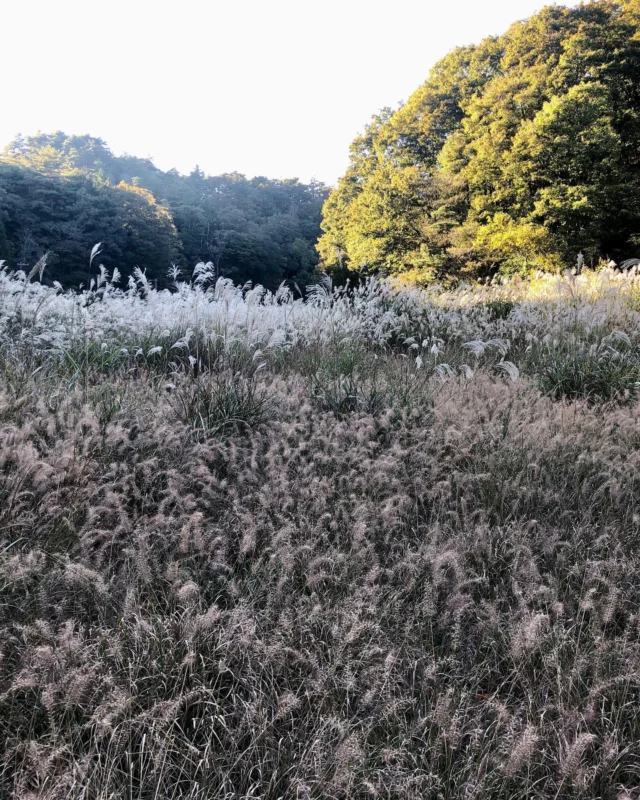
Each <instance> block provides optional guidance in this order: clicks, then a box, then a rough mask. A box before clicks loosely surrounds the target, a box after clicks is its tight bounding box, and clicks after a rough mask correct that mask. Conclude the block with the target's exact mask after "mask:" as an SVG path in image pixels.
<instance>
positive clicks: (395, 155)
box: [319, 0, 640, 283]
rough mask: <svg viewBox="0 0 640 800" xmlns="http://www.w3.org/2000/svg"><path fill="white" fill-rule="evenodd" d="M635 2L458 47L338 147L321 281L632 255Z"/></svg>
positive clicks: (639, 228)
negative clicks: (346, 147)
mask: <svg viewBox="0 0 640 800" xmlns="http://www.w3.org/2000/svg"><path fill="white" fill-rule="evenodd" d="M639 31H640V4H639V3H638V0H623V2H614V0H598V1H597V2H591V3H587V4H580V5H578V6H576V7H574V8H565V7H562V6H548V7H546V8H544V9H543V10H542V11H540V12H539V13H537V14H535V15H533V16H531V17H530V18H529V19H526V20H524V21H521V22H516V23H515V24H514V25H512V26H511V27H510V28H509V30H508V31H507V32H506V33H505V34H503V35H501V36H492V37H489V38H487V39H484V40H483V41H482V42H480V44H478V45H477V46H469V47H459V48H457V49H455V50H453V51H452V52H450V53H449V54H448V55H447V56H446V57H445V58H443V59H442V60H441V61H440V62H439V63H437V64H436V65H435V66H434V67H433V69H432V70H431V73H430V75H429V77H428V79H427V81H426V82H425V83H424V84H423V85H422V86H421V87H420V88H418V89H417V90H416V91H415V92H414V93H413V94H412V95H411V97H410V98H409V99H408V101H407V102H406V103H405V104H404V105H402V107H400V108H398V109H397V110H393V109H389V108H388V109H384V110H383V111H381V112H380V113H379V114H377V115H376V116H374V117H373V119H372V121H371V122H370V123H369V125H368V126H367V127H366V129H365V131H364V133H362V134H361V135H359V136H357V137H356V138H355V139H354V141H353V143H352V144H351V150H350V164H349V167H348V169H347V171H346V173H345V174H344V175H343V176H342V178H341V179H340V181H339V183H338V185H337V187H336V188H335V189H334V190H333V191H332V193H331V195H330V197H329V199H328V200H327V202H326V204H325V207H324V213H323V221H322V228H323V235H322V237H321V239H320V242H319V251H320V254H321V261H322V264H323V265H324V267H325V268H328V269H330V270H334V271H335V272H343V273H344V272H345V271H347V270H350V271H358V272H360V273H371V272H383V273H386V274H399V273H400V274H403V275H404V277H405V279H406V280H414V281H417V282H418V283H426V282H429V281H431V280H433V279H434V278H439V279H443V278H447V279H449V278H450V277H456V276H457V277H459V276H465V275H466V276H468V277H482V276H486V275H491V274H494V273H495V272H498V271H499V272H502V273H514V272H523V271H529V270H532V269H534V270H535V269H542V270H550V271H556V270H558V269H559V268H560V267H563V266H566V265H567V263H575V260H576V256H577V254H578V253H579V252H582V253H583V255H584V258H585V263H586V264H587V265H589V266H594V267H595V266H597V265H598V264H599V263H601V262H605V263H606V262H609V261H610V260H611V259H613V260H614V261H616V262H619V261H620V259H624V258H628V257H632V256H637V255H639V254H640V157H639V153H640V33H639Z"/></svg>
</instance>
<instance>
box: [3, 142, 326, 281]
mask: <svg viewBox="0 0 640 800" xmlns="http://www.w3.org/2000/svg"><path fill="white" fill-rule="evenodd" d="M326 195H327V190H326V188H325V187H324V186H323V185H322V184H320V183H312V184H310V185H305V184H302V183H300V182H299V181H297V180H284V181H278V180H268V179H266V178H262V177H257V178H253V179H250V180H249V179H246V178H245V177H244V176H243V175H239V174H237V173H233V174H230V175H219V176H215V177H210V176H207V175H205V174H204V173H203V172H202V171H201V170H200V169H198V168H197V167H196V168H195V169H194V170H193V172H192V173H191V174H190V175H188V176H182V175H180V174H179V173H178V172H177V171H175V170H170V171H168V172H163V171H162V170H160V169H158V168H157V167H156V166H154V164H153V162H152V161H150V160H149V159H142V158H136V157H133V156H128V155H125V156H115V155H114V154H113V153H112V152H111V151H110V149H109V148H108V147H107V145H106V144H105V142H104V141H102V140H101V139H96V138H93V137H90V136H67V135H66V134H64V133H62V132H57V133H54V134H50V135H48V134H38V135H36V136H31V137H18V138H17V139H15V140H14V141H13V142H12V143H11V144H10V145H9V146H8V147H6V148H5V150H4V152H3V154H2V157H1V158H0V259H3V260H5V261H6V263H7V264H8V266H9V267H10V268H24V267H30V266H31V265H33V264H34V263H35V262H36V261H37V260H38V259H39V258H40V257H42V256H43V255H44V254H45V253H48V258H47V270H46V273H45V279H46V280H48V281H53V280H57V281H59V282H60V283H62V284H63V285H64V286H78V285H80V284H82V283H83V284H84V285H87V283H88V282H89V280H90V277H91V273H90V270H89V258H88V254H89V253H90V251H91V248H92V247H93V245H94V244H96V243H97V242H103V248H102V254H101V257H100V260H101V262H102V263H103V264H104V266H105V267H106V268H107V269H108V270H113V269H114V268H115V267H117V268H118V270H119V271H120V273H121V274H122V276H123V277H124V278H126V277H127V276H128V275H130V274H131V272H132V271H133V269H134V268H135V267H136V266H139V267H140V268H141V269H143V270H145V271H146V275H147V278H149V279H150V280H152V281H154V282H155V284H156V285H158V286H159V287H162V286H164V285H166V284H167V281H168V278H167V273H168V270H169V268H170V267H171V265H172V264H176V265H177V266H178V267H180V268H183V269H185V268H186V270H187V271H189V272H190V270H191V269H192V268H193V267H194V266H195V264H197V263H198V262H199V261H206V262H209V261H210V262H212V263H213V264H214V266H215V269H216V272H217V274H218V275H221V276H226V277H230V278H232V279H233V280H234V281H235V282H236V283H244V282H245V281H247V280H251V281H254V282H259V283H262V284H263V285H265V286H267V287H269V288H274V287H276V286H278V285H279V284H280V283H281V282H282V281H289V282H290V283H291V284H293V283H294V282H295V283H297V284H298V285H299V286H300V287H302V288H303V289H304V286H305V285H306V284H307V283H309V282H310V281H311V280H312V279H313V276H314V273H315V270H316V266H317V263H318V256H317V253H316V250H315V243H316V241H317V238H318V235H319V233H320V227H319V226H320V215H321V208H322V203H323V201H324V199H325V198H326ZM93 272H94V273H95V272H96V265H95V264H94V266H93Z"/></svg>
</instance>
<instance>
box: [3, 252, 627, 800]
mask: <svg viewBox="0 0 640 800" xmlns="http://www.w3.org/2000/svg"><path fill="white" fill-rule="evenodd" d="M36 277H37V276H36ZM97 284H98V285H94V286H93V287H92V288H91V289H90V290H88V291H85V292H84V293H83V294H75V295H74V294H72V293H64V292H62V291H61V290H60V289H56V288H55V287H54V288H47V287H45V286H43V285H41V284H40V283H39V282H38V281H37V280H33V279H32V280H29V279H28V278H27V276H24V275H9V274H7V273H6V272H1V271H0V798H2V800H5V798H6V800H9V799H11V800H13V799H14V798H19V800H45V799H46V800H57V799H58V798H70V799H72V800H111V799H113V800H116V799H118V800H119V799H120V798H126V800H178V798H184V799H185V800H209V799H210V798H216V799H217V798H221V799H222V798H224V799H225V800H232V798H233V799H234V800H240V799H241V798H264V799H265V800H279V799H282V800H294V798H295V800H310V799H311V798H314V799H317V800H324V799H325V798H331V799H334V798H335V800H339V799H344V800H352V799H357V800H359V799H360V798H362V800H364V798H388V799H389V800H391V798H393V799H394V800H395V799H397V800H400V799H402V800H405V799H406V800H409V799H412V798H415V800H421V799H422V798H434V800H435V799H436V798H442V799H445V798H446V799H447V800H450V799H453V798H468V799H469V800H471V799H472V798H478V799H480V798H483V799H484V798H486V799H487V800H489V798H491V800H493V799H494V798H501V799H502V800H507V799H509V800H510V799H511V798H522V800H524V799H525V798H558V799H559V798H594V799H595V798H603V799H604V800H625V799H626V800H631V799H633V800H637V798H640V791H639V789H640V716H639V712H640V547H639V537H640V406H639V405H638V403H637V401H636V396H637V393H638V389H640V279H639V278H637V277H636V276H633V275H617V274H614V273H612V272H608V271H602V272H598V273H586V274H583V275H580V276H572V275H569V274H567V275H565V276H560V277H558V276H555V277H554V276H546V277H544V276H540V277H537V278H534V279H531V280H527V281H518V282H510V283H500V284H494V285H490V286H483V287H461V288H459V289H456V290H454V291H443V290H439V289H437V288H434V289H432V290H430V291H428V292H421V291H417V290H410V289H406V288H403V287H401V286H393V285H391V284H388V283H381V282H377V281H373V280H372V281H369V282H367V283H365V284H363V285H362V286H360V287H359V288H357V289H356V290H354V291H352V292H350V291H346V290H331V289H330V288H329V287H326V286H324V287H322V286H321V287H317V288H316V289H314V290H313V291H312V292H310V293H309V295H308V296H307V298H306V299H304V300H303V299H295V298H294V295H293V294H292V293H291V292H289V290H286V289H282V290H280V291H279V292H278V293H277V294H275V295H271V294H268V293H265V292H264V291H263V290H261V289H260V288H254V289H249V288H248V287H245V289H241V288H238V287H233V286H232V285H231V284H230V283H228V282H225V281H218V282H217V284H215V285H212V282H211V274H210V271H209V270H208V268H207V267H206V266H205V265H201V266H199V267H198V268H197V271H196V275H195V278H194V279H193V280H192V281H191V282H180V281H179V279H178V280H177V282H176V286H175V289H174V290H173V291H172V292H160V293H159V292H156V291H154V290H153V289H152V288H151V287H150V286H148V285H147V284H146V282H145V279H144V276H143V275H141V274H138V275H137V277H136V280H135V281H132V283H131V285H130V286H129V287H128V288H127V289H125V290H119V289H118V288H117V285H116V284H115V283H112V282H110V281H109V279H108V276H105V275H103V276H102V277H101V278H100V279H99V280H98V281H97Z"/></svg>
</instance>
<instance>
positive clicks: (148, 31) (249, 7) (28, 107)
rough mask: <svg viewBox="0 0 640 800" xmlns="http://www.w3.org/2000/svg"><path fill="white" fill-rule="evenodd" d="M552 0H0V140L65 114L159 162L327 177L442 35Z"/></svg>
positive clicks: (453, 35)
mask: <svg viewBox="0 0 640 800" xmlns="http://www.w3.org/2000/svg"><path fill="white" fill-rule="evenodd" d="M549 4H550V3H548V2H546V3H545V2H544V0H421V1H420V0H391V2H389V0H386V2H380V0H322V2H316V3H310V2H309V0H170V2H168V1H167V0H109V2H101V3H98V2H97V0H58V2H51V0H0V31H1V32H2V34H1V41H0V78H1V80H0V85H1V86H2V91H1V93H0V109H1V111H0V114H1V116H0V149H1V148H2V147H4V145H5V144H7V143H8V142H9V141H10V140H11V139H12V138H13V137H14V136H15V135H16V134H17V133H23V134H25V135H29V134H34V133H36V132H37V131H39V130H40V131H44V132H47V133H50V132H52V131H54V130H58V129H60V130H64V131H66V132H67V133H74V134H85V133H89V134H91V135H93V136H99V137H101V138H102V139H105V140H106V142H107V144H108V145H109V146H110V147H111V149H112V150H113V151H114V152H115V153H116V154H120V153H122V152H128V153H131V154H132V155H137V156H143V157H144V156H150V157H152V158H153V160H154V162H155V163H156V164H157V165H158V166H159V167H161V168H162V169H170V168H171V167H176V168H177V169H178V170H179V171H180V172H189V171H190V170H191V169H192V168H193V167H194V165H195V164H196V163H197V164H199V165H200V167H201V168H202V169H203V170H204V171H205V172H207V173H209V174H218V173H221V172H232V171H234V170H237V171H238V172H242V173H244V174H246V175H247V176H252V175H266V176H268V177H271V178H289V177H299V178H300V179H301V180H304V181H307V180H309V179H310V178H311V177H316V178H318V179H319V180H323V181H325V182H327V183H334V182H335V181H336V179H337V178H338V176H339V175H340V174H341V173H342V172H343V171H344V169H345V167H346V165H347V160H348V148H349V143H350V142H351V140H352V139H353V138H354V136H355V135H356V134H357V133H358V132H359V131H361V130H362V129H363V127H364V125H365V124H366V123H367V122H368V120H369V119H370V117H371V115H372V114H374V113H375V112H377V111H378V110H379V109H380V108H382V107H383V106H396V105H397V103H398V102H399V101H400V100H406V99H407V97H408V96H409V95H410V94H411V92H413V91H414V89H416V88H417V87H418V86H419V85H420V84H421V83H422V82H423V81H424V80H426V78H427V75H428V72H429V68H430V67H431V66H432V65H433V64H434V63H435V62H436V61H437V60H438V59H440V58H441V57H442V56H444V55H445V54H446V53H447V52H448V51H449V50H450V49H451V48H453V47H455V46H457V45H464V44H470V43H473V42H478V41H479V40H480V39H482V38H483V37H484V36H487V35H489V34H494V33H502V32H503V31H504V30H506V28H507V27H508V26H509V25H510V24H511V23H512V22H514V21H515V20H517V19H521V18H523V17H527V16H529V15H530V14H532V13H533V12H534V11H537V10H538V9H540V8H541V7H542V6H544V5H549ZM558 4H559V5H573V4H574V3H572V2H571V0H568V2H563V3H558Z"/></svg>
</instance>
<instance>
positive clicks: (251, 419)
mask: <svg viewBox="0 0 640 800" xmlns="http://www.w3.org/2000/svg"><path fill="white" fill-rule="evenodd" d="M167 391H168V392H169V393H170V394H171V395H172V396H174V397H175V402H174V407H175V409H176V412H177V414H178V416H179V417H180V418H181V419H182V420H183V421H184V422H185V423H186V424H187V425H189V426H191V427H192V428H193V429H194V431H196V432H198V433H201V434H205V435H208V436H211V435H216V434H221V433H224V432H225V431H227V432H228V431H229V430H235V431H237V432H243V431H246V430H247V429H250V428H252V427H255V426H256V425H260V424H261V423H264V422H266V421H267V419H268V418H269V415H270V412H271V411H272V408H273V400H272V399H271V397H270V396H269V395H268V394H267V392H266V390H265V388H264V387H262V386H260V385H259V383H258V380H257V375H256V370H255V369H251V370H249V372H248V373H246V374H243V373H241V372H237V373H234V374H232V375H229V374H226V373H209V374H208V375H207V376H206V377H203V378H195V379H193V380H191V379H189V378H185V379H183V380H180V381H179V382H178V383H177V384H167Z"/></svg>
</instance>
